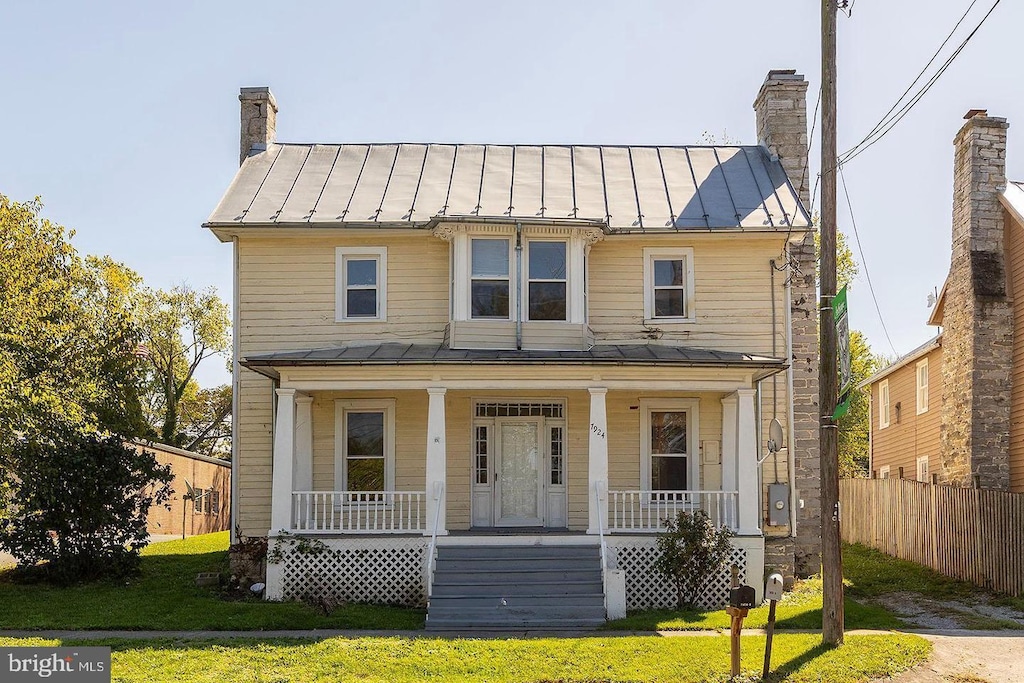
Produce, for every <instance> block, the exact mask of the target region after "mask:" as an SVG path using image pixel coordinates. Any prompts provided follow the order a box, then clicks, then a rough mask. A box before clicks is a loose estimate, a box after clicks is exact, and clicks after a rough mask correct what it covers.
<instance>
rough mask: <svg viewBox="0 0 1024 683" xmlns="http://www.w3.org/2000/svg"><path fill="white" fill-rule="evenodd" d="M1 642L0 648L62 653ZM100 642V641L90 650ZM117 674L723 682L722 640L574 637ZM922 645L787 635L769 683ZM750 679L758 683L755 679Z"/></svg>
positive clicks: (746, 665) (150, 665) (903, 662)
mask: <svg viewBox="0 0 1024 683" xmlns="http://www.w3.org/2000/svg"><path fill="white" fill-rule="evenodd" d="M56 644H58V642H57V641H43V640H40V639H31V640H21V641H14V640H6V641H5V640H3V639H0V646H11V645H56ZM92 644H98V643H92ZM102 644H106V645H110V646H111V647H112V648H113V649H114V656H113V675H114V680H115V681H122V682H124V683H133V682H139V683H141V682H147V683H148V682H153V683H161V682H162V681H181V680H187V681H198V682H202V681H211V682H212V681H216V682H217V683H221V682H223V683H233V682H235V681H246V682H251V681H261V682H267V683H270V682H275V683H276V682H283V681H289V682H291V683H311V682H314V681H317V682H319V681H324V682H327V681H361V682H364V683H373V682H377V681H380V682H385V681H386V682H388V683H403V682H406V681H423V680H435V681H481V682H482V681H489V682H495V683H498V682H508V683H511V682H514V681H523V682H526V681H552V682H553V681H559V682H564V683H569V682H570V681H571V682H574V683H575V682H578V683H596V682H598V681H637V682H640V681H645V682H646V681H651V682H654V681H666V682H667V681H674V682H680V683H683V682H691V681H692V682H694V683H696V682H698V681H724V680H726V679H727V678H728V676H727V675H726V673H727V671H728V666H729V639H728V637H726V636H694V637H675V638H662V637H656V636H645V637H624V638H616V637H610V638H578V639H559V638H544V639H507V640H503V639H495V640H473V639H465V640H463V639H458V640H442V639H436V638H413V639H410V638H398V637H389V638H369V637H368V638H358V639H350V638H328V639H323V640H315V641H314V640H269V641H261V642H257V641H248V640H247V641H234V640H231V641H229V640H220V641H216V640H214V641H198V642H181V641H173V640H161V641H152V642H144V643H140V642H127V641H112V642H107V643H102ZM930 649H931V646H930V645H929V643H928V642H927V641H926V640H924V639H923V638H920V637H917V636H912V635H905V634H891V635H885V636H854V637H849V638H847V641H846V644H845V645H844V646H843V647H841V648H838V649H828V648H825V647H823V646H821V638H820V636H817V635H811V634H783V635H779V636H777V637H776V639H775V642H774V647H773V657H772V663H773V670H774V671H775V672H777V674H776V675H775V676H774V677H773V678H772V679H771V680H773V681H792V682H802V683H812V682H813V683H819V682H820V681H829V682H830V683H853V682H855V681H858V682H863V681H868V680H870V679H872V678H879V677H883V676H890V675H893V674H895V673H898V672H900V671H903V670H905V669H907V668H910V667H911V666H914V665H915V664H917V663H919V662H922V661H924V660H925V659H926V658H927V656H928V654H929V652H930ZM763 656H764V638H763V637H745V638H744V639H743V660H742V668H743V671H744V672H748V673H753V672H755V671H756V672H759V671H760V669H761V661H762V658H763ZM747 680H756V678H754V677H751V678H748V679H747Z"/></svg>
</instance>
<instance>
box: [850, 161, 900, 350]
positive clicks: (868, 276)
mask: <svg viewBox="0 0 1024 683" xmlns="http://www.w3.org/2000/svg"><path fill="white" fill-rule="evenodd" d="M839 179H840V180H841V181H842V183H843V194H844V195H846V208H848V209H849V210H850V223H851V224H852V225H853V236H854V238H855V239H856V240H857V251H859V252H860V263H861V265H862V266H863V267H864V277H865V278H866V279H867V281H868V291H869V292H871V300H872V301H874V302H875V312H877V313H878V322H880V323H881V324H882V332H884V333H885V338H886V340H887V341H888V342H889V348H891V349H892V352H893V353H895V354H896V355H897V356H899V355H900V354H899V351H897V350H896V345H895V344H893V343H892V337H890V336H889V330H888V328H886V326H885V319H884V318H883V317H882V309H881V307H880V306H879V305H878V297H876V296H875V287H874V285H872V284H871V273H869V272H868V260H867V258H865V257H864V247H862V246H861V244H860V233H859V232H857V218H856V217H855V216H854V215H853V204H852V203H851V202H850V191H849V190H848V189H846V176H845V175H844V174H843V167H842V165H840V166H839Z"/></svg>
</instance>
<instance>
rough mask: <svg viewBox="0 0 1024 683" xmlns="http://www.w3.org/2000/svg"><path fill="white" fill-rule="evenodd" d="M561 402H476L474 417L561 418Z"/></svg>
mask: <svg viewBox="0 0 1024 683" xmlns="http://www.w3.org/2000/svg"><path fill="white" fill-rule="evenodd" d="M563 410H564V408H563V406H562V404H561V403H477V404H476V417H547V418H554V419H558V420H560V419H562V412H563Z"/></svg>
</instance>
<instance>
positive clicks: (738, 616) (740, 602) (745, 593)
mask: <svg viewBox="0 0 1024 683" xmlns="http://www.w3.org/2000/svg"><path fill="white" fill-rule="evenodd" d="M739 573H740V569H739V567H737V566H736V565H733V566H732V588H731V589H730V590H729V606H728V607H726V608H725V613H726V614H728V615H729V617H730V629H729V646H730V653H731V663H732V667H731V676H732V677H733V678H735V677H736V676H739V675H740V634H741V633H742V632H743V619H744V618H745V617H746V616H747V613H748V612H749V611H750V608H751V607H753V606H754V597H755V593H754V589H753V587H751V586H741V585H740V580H739Z"/></svg>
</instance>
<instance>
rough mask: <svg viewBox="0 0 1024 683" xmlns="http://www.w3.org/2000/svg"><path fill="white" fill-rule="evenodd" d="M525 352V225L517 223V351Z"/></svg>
mask: <svg viewBox="0 0 1024 683" xmlns="http://www.w3.org/2000/svg"><path fill="white" fill-rule="evenodd" d="M522 350H523V224H522V223H518V222H517V223H516V351H522Z"/></svg>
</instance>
